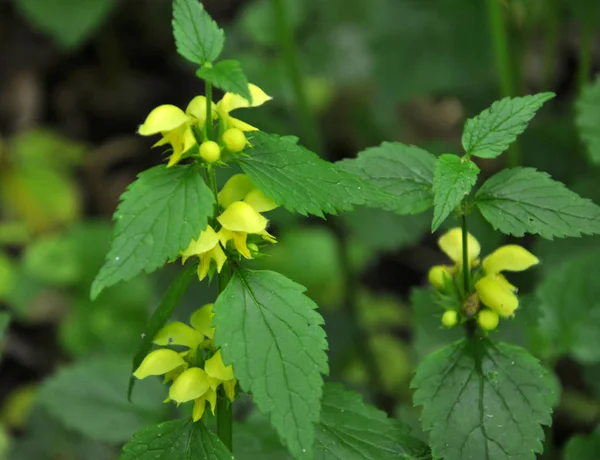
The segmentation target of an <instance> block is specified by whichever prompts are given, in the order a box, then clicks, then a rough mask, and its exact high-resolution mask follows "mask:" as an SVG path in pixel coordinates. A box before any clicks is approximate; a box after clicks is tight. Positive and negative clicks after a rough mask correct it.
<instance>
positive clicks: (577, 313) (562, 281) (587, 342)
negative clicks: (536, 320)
mask: <svg viewBox="0 0 600 460" xmlns="http://www.w3.org/2000/svg"><path fill="white" fill-rule="evenodd" d="M599 260H600V251H598V250H596V251H592V252H588V253H586V254H583V255H579V256H577V257H575V258H573V259H571V260H568V261H567V262H564V263H563V264H561V265H559V266H558V267H555V269H554V270H552V271H550V272H549V273H548V275H547V276H546V277H545V278H544V280H543V281H542V283H541V284H540V285H539V287H538V289H537V291H536V297H537V299H538V300H539V301H540V311H541V319H540V327H539V329H540V333H541V334H542V335H543V336H544V338H545V339H546V340H547V341H548V342H549V343H550V346H551V353H552V356H553V357H556V358H558V357H560V356H563V355H565V354H568V355H570V356H572V357H573V358H575V359H576V360H577V361H579V362H582V363H586V364H590V363H595V362H600V283H598V276H597V274H598V261H599Z"/></svg>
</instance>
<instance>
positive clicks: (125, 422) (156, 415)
mask: <svg viewBox="0 0 600 460" xmlns="http://www.w3.org/2000/svg"><path fill="white" fill-rule="evenodd" d="M130 369H131V368H130V363H129V358H128V357H115V356H108V357H104V358H98V357H96V358H94V359H89V360H82V361H79V362H76V363H74V364H71V365H69V366H66V367H64V368H62V369H61V370H59V371H58V372H57V373H56V374H54V375H52V377H50V378H49V379H47V380H46V381H44V383H43V384H42V386H41V388H40V389H39V393H38V401H39V402H40V404H41V405H42V406H43V407H45V408H46V409H47V410H48V411H49V412H50V413H51V414H52V415H53V416H54V417H56V418H57V419H58V420H60V421H61V422H62V423H64V425H65V426H66V427H68V428H70V429H71V430H73V431H76V432H78V433H81V434H83V435H85V436H87V437H89V438H91V439H96V440H100V441H107V442H114V443H118V442H124V441H127V440H129V439H130V438H131V436H132V435H133V433H134V431H136V430H138V429H140V428H142V427H144V426H147V425H149V424H153V423H157V422H159V421H161V420H162V419H163V418H164V415H165V412H166V406H164V405H163V404H162V402H161V401H162V399H163V398H164V396H165V387H163V386H162V385H161V384H160V382H159V381H158V380H148V381H144V382H142V383H140V385H139V389H140V391H138V394H137V398H136V400H135V403H133V404H132V403H129V402H127V396H126V390H127V377H128V376H129V373H130Z"/></svg>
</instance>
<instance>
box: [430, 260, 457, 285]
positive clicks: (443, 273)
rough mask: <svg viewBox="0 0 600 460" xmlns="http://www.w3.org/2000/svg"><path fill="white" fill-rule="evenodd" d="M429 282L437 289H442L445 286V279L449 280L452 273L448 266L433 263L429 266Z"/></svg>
mask: <svg viewBox="0 0 600 460" xmlns="http://www.w3.org/2000/svg"><path fill="white" fill-rule="evenodd" d="M428 278H429V282H430V283H431V285H432V286H433V287H434V288H436V289H437V290H438V291H442V290H443V289H444V287H445V286H446V279H448V280H450V279H451V278H452V274H451V273H450V270H449V267H447V266H445V265H435V266H433V267H431V269H430V270H429V274H428Z"/></svg>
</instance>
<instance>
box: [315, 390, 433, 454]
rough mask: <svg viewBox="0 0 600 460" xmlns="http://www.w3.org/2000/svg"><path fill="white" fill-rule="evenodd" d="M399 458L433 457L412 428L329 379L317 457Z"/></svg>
mask: <svg viewBox="0 0 600 460" xmlns="http://www.w3.org/2000/svg"><path fill="white" fill-rule="evenodd" d="M332 458H337V459H344V460H388V459H389V460H393V459H394V460H395V459H404V460H412V459H428V458H431V455H430V454H429V449H428V447H427V446H426V445H425V444H423V443H422V442H421V441H418V440H416V439H414V438H412V437H411V436H410V435H409V432H408V429H407V428H406V427H405V426H404V425H402V424H401V423H400V422H398V421H396V420H392V419H389V418H387V416H386V415H385V413H383V412H381V411H380V410H377V409H376V408H374V407H373V406H369V405H367V404H365V403H364V401H363V399H362V397H361V396H360V395H359V394H358V393H355V392H352V391H347V390H345V389H344V387H343V386H342V385H340V384H333V383H328V384H327V385H325V389H324V392H323V401H322V409H321V420H320V422H319V424H318V425H317V437H316V444H315V460H325V459H332Z"/></svg>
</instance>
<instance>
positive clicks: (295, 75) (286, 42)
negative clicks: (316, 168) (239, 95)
mask: <svg viewBox="0 0 600 460" xmlns="http://www.w3.org/2000/svg"><path fill="white" fill-rule="evenodd" d="M286 3H287V2H286V1H285V0H273V10H274V11H275V22H276V24H277V35H278V38H279V40H278V42H279V44H280V46H281V53H282V54H283V58H284V61H285V67H286V70H287V72H288V76H289V78H290V81H291V83H292V87H293V90H294V97H295V99H296V109H297V112H298V118H299V122H300V129H301V132H302V135H303V136H304V138H305V144H306V145H307V146H308V147H309V148H311V149H313V150H316V151H317V152H319V153H321V154H322V147H323V146H322V144H321V138H320V135H319V129H318V126H317V121H316V119H315V116H314V113H313V112H312V110H311V109H310V106H309V105H308V100H307V98H306V90H305V88H304V82H303V79H302V72H301V71H300V60H299V58H298V49H297V48H296V44H295V42H294V32H293V30H292V24H291V21H290V17H289V14H288V11H287V10H286V7H287V5H286Z"/></svg>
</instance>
